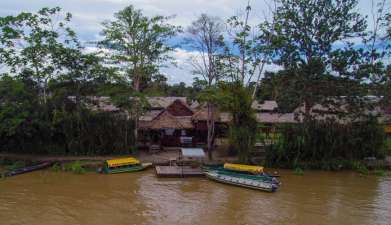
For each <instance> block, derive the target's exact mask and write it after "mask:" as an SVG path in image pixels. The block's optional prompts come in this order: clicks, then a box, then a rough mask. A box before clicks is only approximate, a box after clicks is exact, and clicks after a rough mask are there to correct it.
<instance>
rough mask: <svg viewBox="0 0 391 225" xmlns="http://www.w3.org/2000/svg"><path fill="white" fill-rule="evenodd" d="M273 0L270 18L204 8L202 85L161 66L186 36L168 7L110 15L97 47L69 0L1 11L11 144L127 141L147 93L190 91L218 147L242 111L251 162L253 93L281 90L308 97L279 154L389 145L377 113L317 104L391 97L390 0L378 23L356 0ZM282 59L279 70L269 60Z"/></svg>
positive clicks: (2, 94)
mask: <svg viewBox="0 0 391 225" xmlns="http://www.w3.org/2000/svg"><path fill="white" fill-rule="evenodd" d="M273 2H274V3H275V5H274V6H275V7H274V9H272V8H273V7H271V9H270V10H271V12H270V13H271V14H272V15H271V20H270V21H269V20H267V19H266V21H261V22H259V23H258V24H255V25H254V23H253V21H256V20H253V19H252V18H250V17H251V13H252V8H251V6H250V5H249V4H248V5H247V6H246V7H245V10H244V14H243V15H236V16H232V17H230V18H229V19H228V20H227V21H226V22H225V23H224V21H223V20H221V19H219V18H216V17H213V16H209V15H204V14H202V15H201V16H200V17H199V18H198V19H197V20H196V21H194V22H193V23H192V25H191V26H190V27H189V28H188V30H187V34H185V35H187V36H186V38H187V43H186V45H187V47H190V48H191V49H193V50H197V51H195V52H193V53H192V55H193V56H195V55H197V53H199V55H198V57H195V58H193V59H189V60H190V61H191V63H192V65H193V67H194V71H193V72H194V74H196V75H198V78H196V79H195V80H194V83H193V85H192V86H186V85H185V83H179V84H174V85H169V84H168V83H167V78H166V77H165V75H163V74H162V73H161V71H160V68H161V67H162V66H164V65H166V64H167V63H168V62H172V61H171V60H172V55H171V54H170V53H172V51H174V50H175V47H176V46H174V45H170V44H169V43H172V42H173V41H172V38H175V37H178V33H180V32H181V28H180V27H177V26H175V25H172V24H170V23H169V19H170V18H169V17H164V16H154V17H148V16H146V15H144V14H143V12H142V11H141V10H138V9H136V8H134V7H133V6H128V7H126V8H124V9H123V10H121V11H119V12H118V13H115V14H114V18H113V20H111V21H106V22H104V23H103V31H102V32H101V35H102V40H101V41H100V42H99V43H97V46H96V47H100V49H101V51H100V52H96V53H86V52H87V51H85V49H84V47H83V46H82V44H81V42H80V41H79V40H78V38H77V35H76V33H75V32H74V31H73V30H72V29H71V27H70V24H72V23H71V18H72V15H71V14H69V13H63V12H62V11H61V9H60V8H58V7H56V8H43V9H41V10H39V11H38V12H36V13H25V12H23V13H20V14H18V15H14V16H6V17H0V67H1V69H2V71H5V72H6V73H4V74H1V75H0V151H9V152H18V153H22V152H24V153H28V152H31V153H62V154H75V155H79V154H111V153H128V152H131V151H133V150H134V149H135V148H134V146H135V140H136V139H137V133H138V132H137V128H138V118H139V117H140V115H141V114H142V113H143V112H144V110H145V108H146V105H147V104H146V101H145V97H146V96H185V97H188V98H190V99H191V100H193V99H197V100H199V101H200V102H203V103H205V104H206V105H207V106H208V107H207V108H208V149H212V148H213V139H214V135H215V134H214V123H215V121H214V115H213V114H214V112H215V110H216V109H218V110H220V111H225V112H229V113H231V115H232V121H231V123H230V132H229V138H230V145H231V147H230V148H231V150H232V153H235V154H238V156H239V158H240V160H241V161H243V162H248V161H249V155H250V152H251V150H252V149H253V146H254V143H255V141H256V137H257V136H262V135H259V132H258V129H257V127H262V125H257V121H256V117H255V112H254V111H253V109H252V107H251V105H252V103H253V101H254V100H271V99H272V100H277V102H278V103H279V105H280V106H281V107H280V109H279V110H280V112H292V111H293V110H294V109H295V108H297V107H298V106H300V105H304V107H305V112H304V113H305V117H303V118H305V119H304V120H303V121H301V123H297V124H294V125H286V126H282V127H280V130H279V131H278V132H276V133H275V134H274V137H275V139H276V140H277V141H276V143H274V144H273V145H271V147H270V149H268V152H267V158H268V162H269V163H270V164H271V165H286V166H289V167H296V166H300V164H301V163H303V162H313V165H312V166H311V167H326V165H328V164H327V163H324V162H329V161H335V160H337V161H338V160H356V159H362V158H364V157H371V156H374V157H382V156H384V155H385V154H387V153H386V152H387V149H390V147H389V146H390V141H389V139H388V141H385V139H384V132H383V130H382V128H381V127H380V126H379V125H378V124H377V121H376V120H375V119H373V118H369V117H366V116H367V115H360V117H357V118H360V122H355V123H352V122H349V120H345V121H347V122H346V123H343V124H341V123H336V122H335V121H316V120H313V118H311V116H310V109H311V107H312V106H313V105H316V104H339V103H342V104H347V105H349V107H348V108H349V109H348V112H346V114H350V115H349V116H352V115H353V117H355V116H356V114H357V112H367V110H366V109H368V106H369V105H367V104H366V103H365V102H360V101H357V100H361V99H364V98H363V96H367V95H375V96H378V97H380V96H384V97H383V98H381V102H380V103H381V106H390V105H391V102H390V99H391V98H390V97H391V96H390V95H391V94H390V93H391V66H390V63H389V56H390V52H391V51H390V49H391V44H390V43H391V42H390V39H391V22H390V21H391V14H390V13H389V12H387V10H385V1H381V2H380V3H381V4H379V5H378V6H377V7H378V9H377V10H376V11H374V12H373V18H374V21H373V22H374V27H373V30H368V29H369V28H368V26H367V23H368V21H367V18H366V17H365V16H363V15H360V14H359V13H357V10H356V8H357V0H343V1H342V0H316V1H314V0H280V1H273ZM250 21H251V23H250ZM250 24H251V25H250ZM371 29H372V28H371ZM179 38H183V37H182V36H180V37H179ZM186 38H185V39H186ZM174 42H177V40H175V41H174ZM178 43H179V42H178ZM90 44H91V43H90ZM271 63H274V64H275V65H278V66H279V67H280V70H279V71H278V72H264V68H265V65H267V64H271ZM261 77H263V79H262V80H261ZM88 96H110V97H111V100H112V103H114V104H115V105H116V106H118V107H120V108H121V110H120V111H118V112H104V111H98V110H94V107H90V106H89V105H88V104H86V103H88V102H89V103H91V102H90V101H91V99H90V98H88ZM341 97H342V98H341ZM341 99H343V100H344V101H341ZM328 106H330V105H328ZM350 106H357V107H350ZM331 108H332V107H331ZM125 111H126V113H125ZM131 119H132V120H131ZM384 143H386V144H384ZM388 151H389V150H388ZM322 163H323V164H322ZM322 165H323V166H322Z"/></svg>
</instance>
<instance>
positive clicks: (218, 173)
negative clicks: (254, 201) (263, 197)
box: [203, 165, 281, 192]
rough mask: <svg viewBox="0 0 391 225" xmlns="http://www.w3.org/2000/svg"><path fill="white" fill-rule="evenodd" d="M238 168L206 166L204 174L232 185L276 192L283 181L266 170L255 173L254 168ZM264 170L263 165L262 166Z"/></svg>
mask: <svg viewBox="0 0 391 225" xmlns="http://www.w3.org/2000/svg"><path fill="white" fill-rule="evenodd" d="M243 168H245V167H242V170H238V169H237V168H235V169H231V167H229V169H227V168H226V167H224V166H218V165H217V166H204V167H203V170H204V174H205V176H206V177H207V178H209V179H212V180H215V181H218V182H221V183H226V184H231V185H236V186H241V187H247V188H252V189H257V190H262V191H268V192H274V191H276V190H277V189H278V188H279V187H280V185H281V183H280V181H279V180H278V179H277V178H275V177H273V176H270V175H268V174H266V173H264V172H262V173H256V174H254V173H253V172H254V170H253V169H254V168H252V169H251V170H245V169H243ZM262 171H263V167H262Z"/></svg>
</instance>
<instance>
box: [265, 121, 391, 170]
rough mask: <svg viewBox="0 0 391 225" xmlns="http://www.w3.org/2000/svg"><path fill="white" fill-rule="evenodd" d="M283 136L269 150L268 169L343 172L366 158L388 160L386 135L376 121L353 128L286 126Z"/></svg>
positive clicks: (331, 124) (311, 123)
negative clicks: (343, 169)
mask: <svg viewBox="0 0 391 225" xmlns="http://www.w3.org/2000/svg"><path fill="white" fill-rule="evenodd" d="M279 132H280V135H279V137H278V140H277V141H276V142H275V143H274V144H272V145H271V146H268V147H267V148H266V162H267V165H268V166H275V167H286V168H295V167H296V166H300V167H301V168H306V169H307V168H308V169H323V170H340V169H342V168H347V169H349V168H353V167H354V166H353V165H352V162H353V161H357V160H362V159H363V158H365V157H376V158H383V157H384V156H385V151H384V131H383V129H382V127H381V126H380V125H379V124H378V123H377V121H376V119H369V120H368V121H365V122H360V123H353V124H339V123H336V122H334V121H316V120H312V121H307V122H305V123H302V124H295V125H285V126H282V127H280V128H279Z"/></svg>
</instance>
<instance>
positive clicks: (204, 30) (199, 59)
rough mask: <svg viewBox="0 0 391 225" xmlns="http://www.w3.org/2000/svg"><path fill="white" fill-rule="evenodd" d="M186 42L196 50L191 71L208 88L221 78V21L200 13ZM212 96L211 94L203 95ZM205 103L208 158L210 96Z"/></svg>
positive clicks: (212, 126)
mask: <svg viewBox="0 0 391 225" xmlns="http://www.w3.org/2000/svg"><path fill="white" fill-rule="evenodd" d="M187 33H188V38H187V43H188V44H189V45H190V47H191V48H192V49H194V50H196V51H197V52H198V54H197V56H194V57H193V58H192V59H191V60H192V66H193V73H194V74H195V75H199V76H201V77H202V78H203V79H204V80H205V81H206V89H207V90H209V94H211V93H213V92H210V90H211V89H212V88H213V86H214V85H215V84H216V82H217V81H218V80H219V78H221V76H222V74H221V73H220V71H219V70H218V65H217V64H218V60H219V55H220V54H221V53H222V47H223V42H222V41H223V23H222V21H221V20H220V19H219V18H217V17H211V16H208V15H206V14H201V15H200V16H199V17H198V19H197V20H195V21H193V22H192V24H191V25H190V26H189V27H188V29H187ZM212 95H213V94H212ZM204 96H206V97H212V96H211V95H204ZM204 100H205V101H206V104H207V110H208V113H207V121H206V123H207V129H208V134H207V149H208V156H209V159H212V151H213V142H214V136H215V121H214V119H215V116H214V114H215V108H216V106H215V104H216V103H215V102H213V101H212V98H205V99H204Z"/></svg>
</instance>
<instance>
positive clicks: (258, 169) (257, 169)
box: [224, 163, 263, 174]
mask: <svg viewBox="0 0 391 225" xmlns="http://www.w3.org/2000/svg"><path fill="white" fill-rule="evenodd" d="M224 169H227V170H233V171H239V172H249V173H253V174H260V173H263V166H250V165H244V164H233V163H225V164H224Z"/></svg>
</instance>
